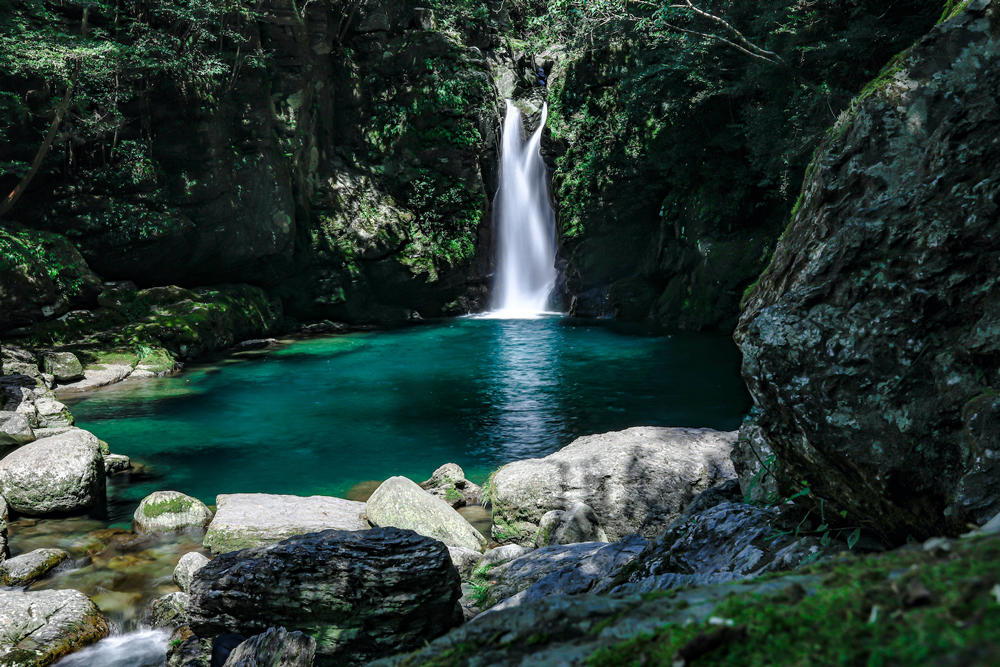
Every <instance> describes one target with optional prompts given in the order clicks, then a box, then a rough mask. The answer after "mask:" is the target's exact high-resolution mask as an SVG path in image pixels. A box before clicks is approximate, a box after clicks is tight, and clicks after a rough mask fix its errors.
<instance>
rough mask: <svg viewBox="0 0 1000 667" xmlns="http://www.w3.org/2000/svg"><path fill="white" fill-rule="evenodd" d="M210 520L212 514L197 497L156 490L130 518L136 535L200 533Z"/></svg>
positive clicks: (140, 504) (177, 492)
mask: <svg viewBox="0 0 1000 667" xmlns="http://www.w3.org/2000/svg"><path fill="white" fill-rule="evenodd" d="M211 520H212V511H211V510H210V509H208V507H206V506H205V503H203V502H201V501H200V500H198V499H197V498H192V497H191V496H188V495H185V494H183V493H180V492H179V491H155V492H153V493H151V494H149V495H148V496H146V497H145V498H143V499H142V502H140V503H139V507H137V508H136V509H135V514H133V515H132V528H133V529H134V530H135V532H137V533H173V532H178V531H185V530H192V531H200V530H204V529H205V527H206V526H207V525H208V524H209V522H210V521H211Z"/></svg>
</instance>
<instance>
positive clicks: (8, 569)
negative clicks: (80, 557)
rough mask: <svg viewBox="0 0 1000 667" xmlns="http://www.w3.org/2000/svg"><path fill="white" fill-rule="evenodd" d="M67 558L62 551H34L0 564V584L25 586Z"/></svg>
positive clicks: (66, 553) (67, 554)
mask: <svg viewBox="0 0 1000 667" xmlns="http://www.w3.org/2000/svg"><path fill="white" fill-rule="evenodd" d="M67 558H69V552H67V551H64V550H62V549H35V550H34V551H29V552H28V553H26V554H21V555H20V556H17V557H16V558H9V559H7V560H5V561H4V562H3V563H0V584H2V585H4V586H27V585H28V584H30V583H31V582H33V581H35V580H36V579H40V578H41V577H43V576H45V574H46V573H47V572H48V571H49V570H51V569H52V568H54V567H56V566H57V565H59V564H60V563H62V562H63V561H64V560H66V559H67Z"/></svg>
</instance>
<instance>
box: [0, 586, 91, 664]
mask: <svg viewBox="0 0 1000 667" xmlns="http://www.w3.org/2000/svg"><path fill="white" fill-rule="evenodd" d="M109 632H110V628H109V627H108V622H107V620H106V619H105V618H104V616H102V615H101V612H100V611H98V609H97V607H96V606H94V603H93V602H91V601H90V600H89V599H87V596H86V595H84V594H83V593H80V592H79V591H72V590H65V591H32V592H24V591H5V590H0V664H4V665H11V666H12V667H22V666H23V667H29V666H34V665H49V664H52V663H53V662H55V661H56V660H57V659H59V658H60V657H62V656H64V655H66V654H67V653H69V652H71V651H74V650H76V649H79V648H82V647H84V646H87V645H88V644H92V643H94V642H96V641H98V640H99V639H103V638H104V637H107V636H108V633H109Z"/></svg>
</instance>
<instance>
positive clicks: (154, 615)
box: [147, 592, 191, 628]
mask: <svg viewBox="0 0 1000 667" xmlns="http://www.w3.org/2000/svg"><path fill="white" fill-rule="evenodd" d="M190 604H191V597H190V596H189V595H188V594H187V593H183V592H179V593H167V594H166V595H163V596H161V597H158V598H156V599H155V600H153V601H152V602H151V603H150V605H149V611H148V613H147V619H148V622H149V625H150V626H151V627H154V628H177V627H180V626H182V625H186V624H187V608H188V605H190Z"/></svg>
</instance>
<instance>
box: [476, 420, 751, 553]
mask: <svg viewBox="0 0 1000 667" xmlns="http://www.w3.org/2000/svg"><path fill="white" fill-rule="evenodd" d="M735 440H736V432H728V433H726V432H722V431H714V430H712V429H697V428H658V427H649V426H646V427H638V428H630V429H627V430H624V431H617V432H612V433H601V434H597V435H589V436H584V437H582V438H577V439H576V440H574V441H573V442H572V443H571V444H569V445H567V446H566V447H564V448H562V449H560V450H559V451H558V452H556V453H554V454H550V455H549V456H546V457H545V458H541V459H528V460H525V461H515V462H514V463H509V464H507V465H505V466H504V467H502V468H500V470H498V471H497V472H496V473H495V474H494V475H493V479H492V482H491V485H490V494H489V495H490V497H489V502H490V504H491V505H492V507H493V518H494V523H495V526H494V529H493V531H494V537H496V538H497V539H506V540H513V541H516V542H518V543H520V544H524V545H528V544H530V543H531V542H532V540H533V539H534V537H535V535H536V533H537V531H538V528H539V525H540V524H541V520H542V516H543V515H545V513H546V512H549V511H552V510H560V511H565V510H569V509H570V508H572V507H573V506H574V505H575V504H576V503H580V502H582V503H586V504H587V505H589V506H590V507H591V508H593V510H594V513H595V515H596V517H597V519H598V522H599V525H600V526H601V527H602V528H603V529H604V531H605V533H606V534H607V539H609V540H620V539H622V538H623V537H625V536H626V535H629V534H632V533H639V534H641V535H642V536H643V537H647V538H652V537H655V536H656V535H658V534H659V533H660V532H662V531H663V530H665V529H666V528H667V526H669V525H670V524H671V523H672V522H673V520H674V519H676V518H677V516H678V515H679V514H680V512H681V510H682V509H683V508H684V507H685V506H686V505H687V504H688V503H689V502H690V501H691V499H692V498H693V497H694V496H695V495H697V494H698V493H700V492H701V491H704V490H705V489H707V488H709V487H712V486H715V485H716V484H720V483H722V482H724V481H726V480H727V479H732V478H733V477H734V476H735V472H734V471H733V464H732V461H730V459H729V453H730V451H731V450H732V447H733V443H734V442H735Z"/></svg>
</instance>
